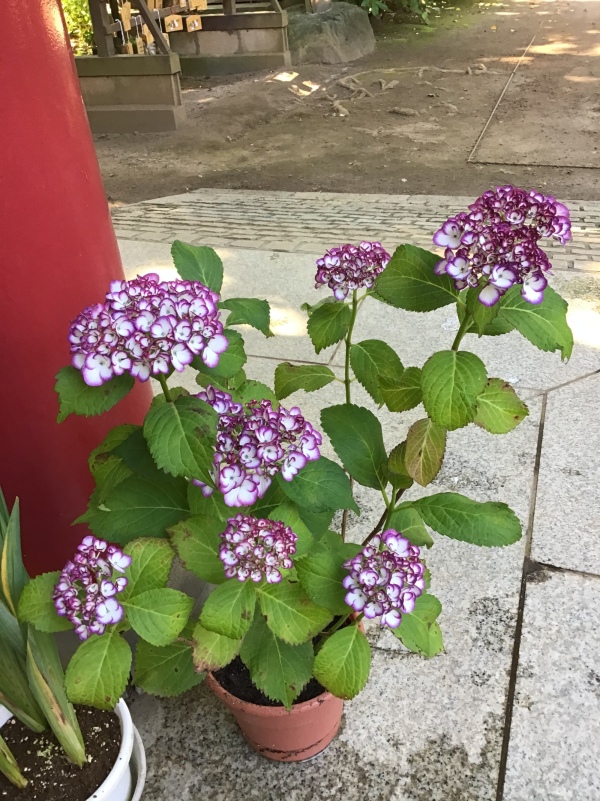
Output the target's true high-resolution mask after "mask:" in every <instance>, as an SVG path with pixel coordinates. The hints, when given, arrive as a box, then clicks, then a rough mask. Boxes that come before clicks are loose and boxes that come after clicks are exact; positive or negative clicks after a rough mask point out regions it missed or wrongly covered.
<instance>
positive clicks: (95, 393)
mask: <svg viewBox="0 0 600 801" xmlns="http://www.w3.org/2000/svg"><path fill="white" fill-rule="evenodd" d="M134 383H135V379H134V378H133V376H131V375H129V373H124V374H123V375H119V376H115V377H114V378H111V380H110V381H107V382H106V383H104V384H102V386H100V387H90V386H88V385H87V384H86V383H85V381H84V380H83V376H82V374H81V370H78V369H77V368H76V367H63V368H62V370H59V372H58V373H57V375H56V384H55V386H54V391H55V392H56V393H57V394H58V402H59V406H60V410H59V412H58V416H57V418H56V422H57V423H62V422H63V420H66V419H67V417H68V416H69V415H70V414H80V415H84V416H85V417H92V416H93V415H97V414H102V413H103V412H107V411H108V410H109V409H112V407H113V406H114V405H115V404H116V403H118V402H119V401H120V400H121V399H122V398H124V397H125V395H127V394H128V393H129V392H131V390H132V389H133V385H134Z"/></svg>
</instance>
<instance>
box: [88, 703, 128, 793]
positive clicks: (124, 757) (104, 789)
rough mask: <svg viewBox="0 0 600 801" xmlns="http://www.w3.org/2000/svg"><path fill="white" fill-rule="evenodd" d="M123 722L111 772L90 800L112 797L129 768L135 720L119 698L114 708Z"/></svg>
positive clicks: (121, 722)
mask: <svg viewBox="0 0 600 801" xmlns="http://www.w3.org/2000/svg"><path fill="white" fill-rule="evenodd" d="M114 711H115V713H116V715H117V717H118V718H119V722H120V724H121V747H120V749H119V753H118V754H117V758H116V760H115V763H114V765H113V766H112V768H111V770H110V773H109V774H108V776H107V777H106V779H104V781H103V782H102V784H101V785H100V787H98V788H97V789H96V790H94V792H93V793H92V795H91V796H90V797H89V799H88V801H95V799H98V801H101V799H103V798H110V793H112V791H113V790H114V789H115V788H116V787H117V786H118V784H119V782H120V781H121V777H122V775H123V773H124V772H125V771H126V770H127V769H128V768H129V763H130V761H131V752H132V751H133V720H132V719H131V713H130V711H129V707H128V706H127V704H126V703H125V701H124V700H123V699H122V698H119V700H118V701H117V705H116V706H115V709H114Z"/></svg>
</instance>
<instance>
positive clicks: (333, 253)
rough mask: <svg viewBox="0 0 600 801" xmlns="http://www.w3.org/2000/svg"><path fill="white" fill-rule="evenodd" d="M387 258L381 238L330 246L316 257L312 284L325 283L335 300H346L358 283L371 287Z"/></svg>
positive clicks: (317, 285) (318, 285) (388, 258)
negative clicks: (355, 243) (354, 243)
mask: <svg viewBox="0 0 600 801" xmlns="http://www.w3.org/2000/svg"><path fill="white" fill-rule="evenodd" d="M389 260H390V254H389V253H387V252H386V251H385V250H384V249H383V247H382V245H381V243H380V242H361V243H360V245H358V246H356V245H342V246H341V247H339V248H332V249H331V250H328V251H327V253H326V254H325V255H324V256H323V258H322V259H317V274H316V275H315V281H316V283H315V287H316V289H319V288H320V287H321V286H323V285H325V286H328V287H329V289H332V290H333V294H334V296H335V298H336V299H337V300H345V298H346V297H347V296H348V293H349V292H352V291H353V290H355V289H359V287H365V288H366V289H371V287H372V286H373V284H374V283H375V279H376V278H377V276H378V275H379V274H380V273H381V272H383V270H384V268H385V266H386V265H387V263H388V262H389Z"/></svg>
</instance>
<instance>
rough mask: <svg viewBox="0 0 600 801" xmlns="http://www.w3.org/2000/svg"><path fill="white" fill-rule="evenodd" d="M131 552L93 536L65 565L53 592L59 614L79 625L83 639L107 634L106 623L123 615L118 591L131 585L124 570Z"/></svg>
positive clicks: (86, 539) (112, 621)
mask: <svg viewBox="0 0 600 801" xmlns="http://www.w3.org/2000/svg"><path fill="white" fill-rule="evenodd" d="M130 564H131V556H128V555H127V554H124V553H123V551H122V550H121V549H120V548H119V547H118V546H117V545H111V544H109V543H108V542H106V541H105V540H99V539H97V538H96V537H93V536H91V535H90V536H87V537H84V539H83V541H82V543H81V544H80V545H78V546H77V551H76V553H75V556H74V557H73V561H72V562H67V564H66V565H65V566H64V568H63V571H62V573H61V574H60V579H59V581H58V584H57V585H56V587H55V589H54V593H53V594H52V600H53V601H54V606H55V608H56V612H57V614H59V615H60V616H61V617H66V618H68V620H70V622H71V623H72V624H73V626H75V633H76V634H77V636H78V637H79V639H80V640H87V639H88V637H89V636H90V635H91V634H104V631H105V629H106V626H108V625H111V624H113V623H119V622H120V621H121V620H122V619H123V615H124V611H123V607H122V606H121V605H120V604H119V602H118V601H117V599H116V597H115V596H116V595H117V594H118V593H120V592H122V591H123V590H124V589H125V587H126V586H127V579H126V578H125V576H118V577H115V573H123V572H124V571H125V570H127V568H128V567H129V565H130Z"/></svg>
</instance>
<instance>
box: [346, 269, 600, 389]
mask: <svg viewBox="0 0 600 801" xmlns="http://www.w3.org/2000/svg"><path fill="white" fill-rule="evenodd" d="M552 285H553V286H554V287H555V288H556V290H557V291H558V292H560V294H561V295H562V296H563V297H564V298H565V299H566V300H567V301H568V302H569V315H568V320H569V323H570V325H571V327H572V329H573V333H574V338H575V347H574V349H573V355H572V357H571V359H570V360H569V362H567V363H563V362H561V358H560V354H559V353H544V352H543V351H540V350H538V349H537V348H535V347H534V346H533V345H531V344H530V343H529V342H528V341H527V340H525V339H524V338H523V337H522V336H521V335H520V334H518V333H517V332H511V333H510V334H506V335H504V336H501V337H481V338H479V337H477V336H475V335H468V336H467V337H465V339H463V342H462V345H461V347H462V348H463V349H466V350H470V351H471V352H473V353H475V354H476V355H477V356H479V357H480V358H481V359H482V360H483V361H484V363H485V365H486V367H487V369H488V374H489V375H490V376H497V377H499V378H504V379H505V380H507V381H509V382H510V383H511V384H514V386H515V387H516V388H520V387H527V388H533V389H549V388H551V387H554V386H558V385H559V384H562V383H564V382H566V381H571V380H572V379H574V378H580V377H582V376H585V375H589V374H590V373H592V372H594V371H595V370H598V369H600V277H598V276H596V275H595V274H593V273H588V274H585V275H584V274H581V273H567V272H564V271H563V272H560V273H557V274H556V275H555V276H554V278H553V280H552ZM457 330H458V321H457V317H456V312H455V309H454V307H453V306H445V307H444V308H442V309H437V310H436V311H434V312H429V313H427V314H419V313H417V312H404V311H402V310H400V309H393V308H391V307H390V306H386V305H385V304H382V303H379V302H378V301H376V300H373V299H371V298H367V300H366V301H365V304H364V307H363V308H361V310H360V312H359V316H358V319H357V323H356V326H355V336H354V340H355V341H360V340H362V339H378V338H381V337H382V331H384V332H385V336H383V338H384V339H385V340H386V342H388V343H389V344H390V345H391V346H392V347H393V348H394V349H395V350H396V351H397V353H398V355H399V356H400V358H401V360H402V362H403V364H404V365H406V366H409V365H414V366H417V367H420V366H422V364H423V363H424V362H425V361H426V359H427V358H428V357H429V356H430V355H431V354H432V353H433V352H434V351H436V350H442V349H445V348H450V346H451V345H452V341H453V339H454V337H455V335H456V331H457ZM340 359H341V357H340V356H339V355H337V356H336V358H335V362H336V363H340V364H341V360H340Z"/></svg>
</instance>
